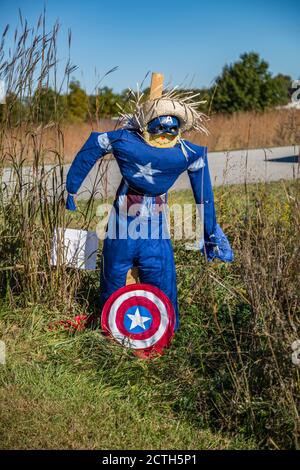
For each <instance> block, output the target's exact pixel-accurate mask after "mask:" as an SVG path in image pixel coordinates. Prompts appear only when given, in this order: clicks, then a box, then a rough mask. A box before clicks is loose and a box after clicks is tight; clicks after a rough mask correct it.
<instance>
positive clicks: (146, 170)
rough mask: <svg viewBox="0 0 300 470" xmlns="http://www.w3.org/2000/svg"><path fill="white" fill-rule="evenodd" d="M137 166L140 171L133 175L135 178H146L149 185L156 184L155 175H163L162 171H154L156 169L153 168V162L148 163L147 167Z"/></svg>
mask: <svg viewBox="0 0 300 470" xmlns="http://www.w3.org/2000/svg"><path fill="white" fill-rule="evenodd" d="M136 166H137V167H138V169H139V171H138V172H137V173H135V174H134V175H133V177H134V178H139V177H140V178H141V177H144V178H145V180H146V181H148V183H151V184H154V181H153V175H155V173H161V171H160V170H154V168H151V162H150V163H147V165H139V164H138V163H136Z"/></svg>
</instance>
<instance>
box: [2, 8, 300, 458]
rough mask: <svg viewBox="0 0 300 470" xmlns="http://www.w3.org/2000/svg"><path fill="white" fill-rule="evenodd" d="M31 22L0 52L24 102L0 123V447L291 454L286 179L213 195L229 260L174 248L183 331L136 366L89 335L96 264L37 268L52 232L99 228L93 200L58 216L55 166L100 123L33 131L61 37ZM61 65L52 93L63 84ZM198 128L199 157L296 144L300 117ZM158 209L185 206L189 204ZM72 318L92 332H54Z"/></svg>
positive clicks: (294, 330) (236, 120)
mask: <svg viewBox="0 0 300 470" xmlns="http://www.w3.org/2000/svg"><path fill="white" fill-rule="evenodd" d="M21 23H22V18H21ZM43 24H44V21H43V18H42V16H41V18H40V19H39V20H38V25H37V32H36V30H35V31H34V30H30V29H28V26H27V23H26V22H24V26H22V28H21V31H19V32H16V37H15V45H16V47H15V48H14V50H13V51H12V57H10V58H9V60H7V61H4V59H3V57H4V56H3V54H2V55H1V54H0V56H1V57H0V58H1V64H0V70H1V73H2V74H3V76H5V77H6V79H7V83H9V84H12V90H11V91H13V96H15V97H17V98H18V100H19V101H20V103H21V102H24V100H25V101H26V103H27V104H28V106H27V107H26V109H25V108H24V107H20V108H18V107H16V106H15V107H14V106H10V105H6V104H5V105H3V107H2V108H1V112H2V114H1V117H0V121H1V125H0V175H1V176H2V175H3V174H4V172H5V167H6V166H8V165H10V166H11V170H12V179H13V180H14V182H15V184H14V185H11V186H9V184H5V183H4V182H3V181H1V185H0V341H1V342H0V372H1V374H0V420H1V427H0V448H2V449H54V448H55V449H254V448H255V449H299V448H300V443H299V431H300V421H299V397H300V376H299V367H298V366H297V365H295V364H294V363H293V362H292V347H291V345H292V344H293V342H295V340H297V339H300V336H299V326H300V320H299V318H300V317H299V313H300V308H299V307H300V298H299V297H300V291H299V285H300V272H299V256H300V244H299V234H300V191H299V189H300V180H299V179H298V180H292V181H284V180H282V181H280V182H277V183H260V184H245V185H243V186H220V187H218V188H216V190H215V199H216V209H217V214H218V222H219V223H220V225H221V226H222V228H223V230H224V232H225V233H226V234H227V236H228V238H229V239H230V241H231V243H232V246H233V250H234V252H235V261H234V263H232V264H223V263H219V262H213V263H207V262H206V261H205V259H204V258H203V257H201V256H200V253H199V252H198V251H186V249H185V240H182V241H176V242H175V243H174V249H175V259H176V266H177V283H178V290H179V305H180V311H181V328H180V330H179V331H178V333H176V336H175V338H174V341H173V343H172V345H171V347H170V349H168V350H166V352H165V354H164V355H163V356H162V357H157V358H155V359H153V360H141V359H139V358H137V357H136V356H134V355H133V354H132V353H131V352H130V351H127V350H125V349H123V348H122V347H120V346H118V345H117V344H115V343H114V342H112V341H109V340H108V339H107V338H105V337H104V336H103V335H102V334H101V331H100V330H99V306H98V296H99V287H100V286H99V270H100V263H99V262H100V251H99V260H98V265H97V270H96V271H94V272H87V271H78V270H75V269H71V268H67V267H65V266H62V265H59V266H57V267H53V266H52V265H51V242H52V237H53V232H54V229H55V227H79V228H81V229H87V230H89V229H94V228H95V225H96V223H97V222H98V220H97V217H96V215H95V214H96V205H97V204H99V202H100V201H99V200H98V201H97V200H96V199H95V198H93V194H91V197H90V199H89V200H88V201H86V202H80V203H79V210H78V211H77V212H76V213H75V214H73V213H70V212H69V211H67V210H66V209H65V196H66V194H65V191H64V187H63V185H62V184H61V181H63V180H64V176H65V171H66V169H65V163H67V162H70V161H72V160H73V158H74V155H75V153H76V152H77V151H78V149H79V148H80V147H81V146H82V144H83V142H84V141H85V139H86V138H87V137H88V135H89V133H90V131H91V130H92V129H94V130H108V129H110V128H111V127H112V122H111V121H110V122H108V121H105V122H104V121H102V123H101V122H100V123H98V124H95V123H94V118H93V119H92V121H93V122H91V123H85V124H72V125H68V124H66V123H65V122H64V121H63V120H62V119H61V116H60V114H59V112H58V110H57V108H56V107H55V113H54V116H53V119H52V117H51V119H49V120H48V121H46V120H41V119H40V118H39V119H38V118H37V116H40V115H41V106H40V102H39V99H38V98H37V99H36V97H37V96H39V93H37V94H36V92H37V91H39V90H41V89H42V88H43V87H44V86H47V85H49V84H52V83H53V81H55V80H54V79H55V78H56V71H57V67H58V64H59V65H61V62H60V58H59V57H58V56H57V54H58V48H57V47H56V44H57V42H56V37H57V32H58V29H59V25H58V23H55V25H54V26H53V29H52V32H51V31H50V33H49V34H47V35H45V30H44V26H43ZM6 32H7V30H6V31H5V32H4V34H3V40H2V42H1V45H0V49H1V47H2V46H3V44H4V40H5V34H6ZM26 37H28V41H29V44H28V42H27V41H26ZM70 42H71V33H69V45H70ZM66 56H67V58H66V63H65V64H64V70H65V77H64V78H63V80H62V83H61V87H62V86H63V84H64V83H68V82H69V80H70V78H71V76H72V73H73V71H74V67H73V66H72V62H71V61H70V59H68V55H66ZM57 86H58V89H59V88H60V85H59V84H57ZM22 100H23V101H22ZM1 106H2V105H1ZM24 109H25V111H24ZM209 128H210V136H209V137H207V138H206V137H205V138H203V137H201V136H199V135H198V134H190V135H188V136H187V137H188V138H190V139H191V140H192V141H194V142H195V143H200V144H202V145H203V144H206V145H208V147H209V150H210V151H212V150H230V149H236V148H245V149H247V148H253V147H269V146H280V145H294V144H299V137H300V136H299V128H300V111H299V110H298V111H296V110H286V109H280V110H273V111H268V112H265V113H262V114H258V113H244V114H241V113H237V114H234V115H231V116H224V115H215V116H212V117H211V121H210V124H209ZM48 163H53V164H55V167H56V170H57V173H56V172H55V171H52V173H51V174H50V183H51V188H49V184H48V183H49V182H48V181H47V179H49V178H48V177H49V167H48V166H47V164H48ZM105 165H106V162H104V161H103V160H102V161H101V162H100V165H99V172H100V176H103V175H104V174H105ZM28 168H30V170H31V173H30V178H26V177H24V174H25V173H26V171H28ZM58 175H59V177H58ZM50 189H51V190H50ZM94 189H96V188H94ZM169 202H170V203H171V204H172V203H173V202H176V203H178V204H183V203H189V202H193V198H192V194H191V191H182V192H178V193H171V195H170V201H169ZM99 248H101V247H99ZM82 313H85V314H88V315H90V314H91V315H92V314H94V315H95V316H96V318H97V319H98V320H97V321H95V322H94V323H93V324H92V325H91V326H90V327H89V328H87V329H84V330H81V331H77V332H75V333H74V332H72V331H70V330H66V329H65V328H64V327H63V326H58V325H57V323H55V324H54V322H56V321H58V320H70V319H73V318H74V316H75V315H77V314H82ZM55 325H56V326H55ZM4 344H5V347H6V361H4V357H3V345H4Z"/></svg>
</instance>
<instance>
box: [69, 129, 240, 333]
mask: <svg viewBox="0 0 300 470" xmlns="http://www.w3.org/2000/svg"><path fill="white" fill-rule="evenodd" d="M108 153H112V154H113V155H114V157H115V158H116V161H117V163H118V166H119V169H120V172H121V175H122V181H121V184H120V186H119V189H118V191H117V195H116V198H115V201H114V208H115V211H113V212H112V214H111V217H110V219H109V223H108V231H107V237H106V238H105V240H104V245H103V253H102V269H101V281H100V283H101V296H100V303H101V306H103V305H104V303H105V302H106V300H107V299H108V298H109V297H110V296H111V294H113V293H114V292H115V291H116V290H117V289H119V288H120V287H123V286H124V285H125V283H126V275H127V272H128V270H129V269H130V268H132V267H134V266H136V267H138V271H139V279H140V281H141V282H142V283H145V284H151V285H154V286H156V287H158V288H159V289H160V290H162V292H164V293H165V294H166V295H167V296H168V297H169V299H170V300H171V302H172V304H173V307H174V310H175V313H176V325H175V330H176V329H178V326H179V309H178V303H177V286H176V270H175V264H174V256H173V248H172V244H171V240H170V238H169V237H168V238H166V237H165V231H164V230H163V227H164V224H163V221H164V213H163V211H160V210H158V211H157V207H158V208H159V207H160V206H161V205H163V204H165V203H166V201H167V192H168V190H169V189H170V188H171V186H172V185H173V184H174V183H175V181H176V180H177V178H178V177H179V176H180V174H181V173H183V172H184V171H187V172H188V175H189V178H190V182H191V187H192V190H193V194H194V198H195V202H196V204H202V205H203V207H204V243H203V245H202V246H201V251H202V253H204V254H205V255H206V257H207V259H208V261H211V260H213V259H214V258H219V259H221V260H222V261H225V262H231V261H232V260H233V253H232V250H231V247H230V244H229V242H228V240H227V238H226V236H225V235H224V233H223V231H222V230H221V228H220V226H219V225H218V224H217V221H216V213H215V206H214V196H213V191H212V185H211V180H210V174H209V168H208V160H207V147H202V146H198V145H195V144H193V143H191V142H189V141H186V140H183V139H180V140H179V142H178V143H177V144H176V145H175V146H174V147H171V148H158V147H153V146H151V145H149V144H148V143H147V142H146V141H145V140H144V139H143V136H142V135H141V134H140V133H139V132H138V131H135V130H129V129H118V130H115V131H111V132H105V133H98V132H92V133H91V135H90V137H89V138H88V140H87V141H86V143H85V144H84V145H83V147H82V148H81V150H80V151H79V152H78V154H77V155H76V157H75V159H74V161H73V163H72V165H71V167H70V169H69V172H68V175H67V182H66V189H67V191H68V193H69V194H68V197H67V202H66V207H67V209H69V210H75V209H76V206H75V203H74V199H73V196H74V195H75V194H76V193H77V192H78V190H79V188H80V186H81V184H82V182H83V180H84V179H85V177H86V176H87V174H88V173H89V171H90V170H91V168H92V167H93V166H94V165H95V163H96V162H97V161H98V160H99V159H100V158H102V157H103V156H104V155H106V154H108ZM124 200H126V203H125V205H126V209H127V210H129V214H128V213H126V214H125V216H124V215H123V212H122V211H121V210H120V209H121V208H124ZM136 204H139V205H140V206H139V207H140V208H141V210H139V211H137V212H136V213H130V208H131V207H132V206H133V207H135V205H136ZM144 209H145V210H144ZM141 212H142V213H141ZM155 217H156V218H157V220H158V224H157V227H158V233H156V234H155V235H154V236H153V233H151V236H147V237H136V236H133V235H131V234H130V233H127V234H126V237H123V236H121V235H120V234H121V232H123V231H124V225H125V226H129V225H130V224H131V223H132V221H133V220H135V221H136V222H137V224H140V226H142V225H144V226H145V224H146V225H149V229H150V225H151V222H152V221H153V218H155ZM112 225H115V226H116V231H114V230H113V232H114V236H110V230H109V227H110V226H112ZM149 231H150V230H149ZM199 249H200V246H199Z"/></svg>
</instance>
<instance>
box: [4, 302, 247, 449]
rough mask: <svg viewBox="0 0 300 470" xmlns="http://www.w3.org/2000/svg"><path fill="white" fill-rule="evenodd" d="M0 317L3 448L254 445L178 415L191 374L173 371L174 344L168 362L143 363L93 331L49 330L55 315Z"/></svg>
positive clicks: (35, 312) (13, 313) (165, 359)
mask: <svg viewBox="0 0 300 470" xmlns="http://www.w3.org/2000/svg"><path fill="white" fill-rule="evenodd" d="M0 315H1V317H0V318H1V327H2V328H1V329H2V337H3V338H4V339H5V341H6V346H7V361H6V365H5V366H1V368H2V370H1V378H0V384H1V389H0V402H1V405H0V419H1V423H2V424H1V432H0V442H1V448H11V449H12V448H14V449H16V448H17V449H20V448H25V449H31V448H34V449H41V448H43V449H55V448H56V449H58V448H60V449H78V448H81V449H170V448H172V449H230V448H231V449H233V448H234V449H235V448H252V447H253V445H254V444H253V442H251V441H249V442H247V441H246V440H245V439H243V438H241V437H239V436H238V435H237V436H229V435H226V434H225V433H221V432H212V431H210V430H209V429H208V428H207V427H205V426H203V424H199V423H197V422H193V421H190V420H189V419H187V417H186V416H185V413H184V412H181V411H180V407H181V406H182V405H183V404H184V406H188V400H189V398H188V396H187V395H186V394H185V392H184V388H182V386H183V385H184V383H185V382H186V381H187V380H189V379H188V376H189V375H191V374H192V370H191V369H190V368H188V364H186V366H187V369H186V371H185V376H184V377H180V375H179V374H178V371H177V370H176V368H175V363H176V362H175V361H176V357H177V356H178V354H177V353H176V345H175V344H174V345H173V347H172V349H171V350H170V351H168V352H167V354H166V356H165V357H163V358H158V359H156V360H154V361H151V362H146V361H142V360H140V359H138V358H136V357H135V356H133V355H132V354H130V353H128V352H126V351H123V350H122V348H120V347H118V346H116V345H115V344H113V343H112V342H111V341H109V340H107V339H105V338H103V337H102V336H101V335H100V333H99V332H97V331H85V332H78V333H77V334H76V335H75V336H74V335H70V334H69V333H68V332H66V331H54V332H53V331H49V330H48V324H49V322H50V320H51V317H52V315H51V312H49V311H48V310H45V309H44V308H42V307H36V308H32V309H26V310H15V311H9V310H8V309H7V308H2V309H1V314H0ZM3 328H4V331H3ZM178 359H179V358H178V357H177V360H178ZM167 370H168V372H167V374H166V375H164V372H166V371H167ZM190 380H192V375H191V377H190ZM190 406H193V404H192V403H191V404H190ZM176 409H177V410H176Z"/></svg>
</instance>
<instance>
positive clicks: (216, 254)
mask: <svg viewBox="0 0 300 470" xmlns="http://www.w3.org/2000/svg"><path fill="white" fill-rule="evenodd" d="M200 250H201V253H202V254H204V255H205V256H206V258H207V260H208V261H212V260H213V259H215V258H218V259H220V260H221V261H224V262H227V263H230V262H232V261H233V259H234V256H233V251H232V249H231V246H230V244H229V241H228V239H227V237H226V236H225V235H224V233H223V230H222V229H221V227H220V226H219V225H218V224H216V227H215V230H214V232H213V233H212V234H211V235H210V237H209V239H208V240H205V242H204V244H202V247H200Z"/></svg>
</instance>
